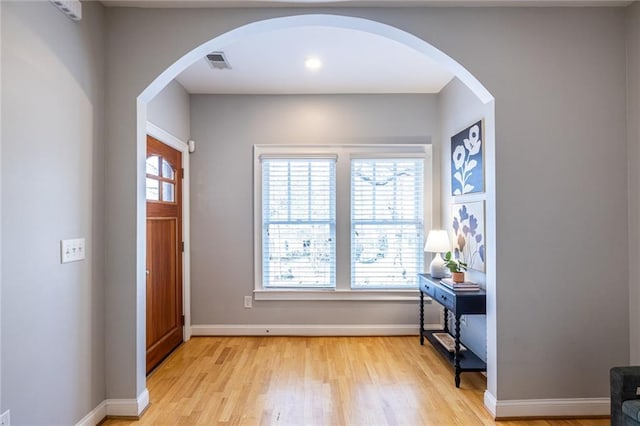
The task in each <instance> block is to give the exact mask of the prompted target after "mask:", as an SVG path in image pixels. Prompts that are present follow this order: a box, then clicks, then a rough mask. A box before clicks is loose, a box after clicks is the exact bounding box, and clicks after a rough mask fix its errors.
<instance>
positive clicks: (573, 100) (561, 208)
mask: <svg viewBox="0 0 640 426" xmlns="http://www.w3.org/2000/svg"><path fill="white" fill-rule="evenodd" d="M318 12H322V13H335V14H339V15H350V16H358V17H363V18H368V19H371V20H374V21H379V22H383V23H386V24H388V25H391V26H394V27H397V28H400V29H402V30H405V31H407V32H409V33H411V34H414V35H415V36H417V37H419V38H421V39H423V40H426V41H427V42H429V43H431V44H432V45H434V46H435V47H437V48H438V49H440V50H442V51H443V52H445V53H447V54H448V55H450V56H451V57H452V58H453V59H455V60H456V61H458V62H459V63H461V64H462V65H463V66H465V67H466V69H467V70H468V71H469V72H471V73H472V74H473V75H475V76H476V77H477V78H478V79H479V80H480V81H481V82H482V83H483V84H484V85H485V87H486V88H487V89H488V90H489V91H490V92H491V93H492V94H493V95H494V97H495V99H496V103H495V105H496V110H495V114H496V128H495V131H496V133H495V138H496V145H495V149H496V167H495V176H496V194H495V197H496V209H495V211H494V212H488V213H487V215H489V213H492V214H494V215H495V217H496V218H497V223H498V224H499V225H498V226H499V227H498V229H497V231H496V235H495V238H496V245H497V252H496V255H495V258H496V259H497V263H496V265H495V267H496V270H495V271H494V272H495V276H496V280H495V282H487V287H488V288H490V289H491V294H490V298H491V300H492V303H496V304H497V305H496V310H495V312H494V313H493V319H494V320H495V322H496V325H495V333H496V334H497V336H498V341H499V344H498V345H497V346H496V348H495V351H496V352H497V353H496V354H495V357H496V359H497V364H496V367H495V369H493V371H490V372H489V375H490V376H491V375H492V374H493V375H497V380H496V382H495V385H494V384H491V382H490V383H489V391H490V392H491V393H492V394H493V395H494V396H496V397H497V398H498V399H499V400H509V399H527V398H585V397H606V396H608V394H609V387H608V370H609V368H610V367H611V366H613V365H617V364H621V363H625V362H627V361H628V358H629V327H628V324H629V309H628V306H626V305H625V306H620V305H619V301H620V300H625V299H626V298H627V297H628V295H629V285H628V272H627V270H626V268H623V270H621V269H620V267H619V266H620V254H621V253H625V252H626V251H627V249H628V238H627V225H626V224H627V205H628V203H627V175H626V168H625V167H620V165H621V164H626V152H627V146H626V140H627V134H626V130H625V129H626V121H625V115H626V95H625V92H626V81H625V73H626V63H625V35H624V14H625V10H624V9H622V8H513V9H512V8H485V9H475V8H458V9H451V8H424V9H412V8H398V9H393V8H391V9H383V8H372V9H349V8H342V9H329V8H327V9H314V8H304V9H287V8H273V9H264V10H260V9H243V10H225V9H221V10H197V9H194V10H142V9H138V10H136V9H127V10H124V9H117V8H115V9H112V10H109V11H108V47H107V49H108V57H109V64H108V66H107V89H108V92H107V111H106V113H107V124H108V126H107V147H106V149H107V161H108V163H107V164H108V167H107V181H108V182H110V184H111V185H112V188H113V189H110V188H108V189H107V193H106V197H107V206H108V207H107V210H106V213H107V214H106V216H107V218H106V225H107V228H106V230H107V234H106V237H107V245H106V250H107V276H106V279H107V283H106V284H107V286H106V288H107V294H106V296H107V312H108V314H107V320H106V326H107V347H109V348H113V349H108V354H107V357H108V361H107V376H108V384H107V388H108V395H109V396H110V397H114V398H115V397H125V398H131V397H134V396H135V395H137V394H138V393H140V392H141V390H142V389H143V388H144V383H145V379H144V372H143V370H144V341H143V339H144V330H143V325H144V317H143V313H144V291H143V289H144V275H143V274H144V257H143V255H144V246H143V241H140V238H139V234H138V233H137V230H138V229H140V232H141V233H142V234H143V233H144V231H143V227H144V217H143V215H142V214H141V212H143V211H144V204H143V198H142V190H141V188H142V186H143V185H142V184H141V183H142V179H143V174H142V164H143V161H142V159H143V155H142V150H141V148H140V147H141V143H140V141H142V134H138V133H137V127H136V98H137V97H138V96H139V95H140V94H141V93H143V91H144V90H145V88H146V87H147V86H149V85H150V84H151V83H152V82H154V80H155V79H156V78H157V77H158V76H159V75H161V73H162V72H163V71H164V70H166V69H167V68H168V67H169V66H170V65H171V64H173V63H174V62H175V61H176V60H177V59H178V58H180V57H182V56H183V55H184V54H185V53H186V52H188V51H190V50H191V49H193V48H194V47H195V46H199V45H201V44H202V43H204V42H206V41H208V40H210V39H212V38H214V37H216V36H218V35H220V34H223V33H225V32H226V31H229V30H232V29H234V28H237V27H239V26H242V25H245V24H249V23H251V22H255V21H257V20H262V19H267V18H270V17H277V16H288V15H295V14H309V13H318ZM156 28H163V31H162V33H158V32H157V31H154V29H156ZM169 35H170V36H169ZM177 72H178V70H177V69H172V70H171V71H170V72H169V73H168V74H167V75H164V76H163V78H164V79H166V82H168V80H170V79H171V78H173V77H175V75H176V74H175V73H177ZM396 118H397V117H393V119H394V120H395V119H396ZM136 140H137V141H139V142H138V144H136V142H135V141H136ZM136 183H138V184H136ZM116 188H117V190H116ZM193 201H194V202H195V200H193ZM603 242H606V243H603ZM614 271H615V272H614ZM612 275H613V276H615V278H616V279H612ZM612 303H616V306H617V309H611V305H612ZM490 320H491V318H490V316H488V318H487V321H488V322H489V321H490ZM488 333H489V331H488ZM116 348H117V349H116ZM586 354H587V355H588V356H585V355H586ZM490 356H491V355H489V354H488V357H490Z"/></svg>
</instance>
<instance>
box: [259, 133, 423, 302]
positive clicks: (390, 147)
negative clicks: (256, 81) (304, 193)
mask: <svg viewBox="0 0 640 426" xmlns="http://www.w3.org/2000/svg"><path fill="white" fill-rule="evenodd" d="M313 156H318V157H325V158H326V157H327V156H336V158H337V162H336V287H335V288H286V289H280V288H264V287H263V286H262V164H261V160H260V159H261V158H265V157H272V158H276V157H277V158H287V157H290V158H303V157H313ZM363 156H366V157H367V158H376V157H377V158H392V157H406V156H420V157H424V179H425V185H424V226H425V230H424V232H425V233H424V235H426V231H427V230H428V229H430V228H431V224H432V217H433V214H432V212H433V199H432V194H433V190H432V188H433V173H432V162H433V161H432V147H431V145H430V144H397V145H396V144H384V145H383V144H376V145H305V146H302V145H255V146H254V150H253V167H254V169H253V179H254V187H253V196H254V206H253V207H254V209H253V211H254V216H253V217H254V240H253V241H254V244H253V248H254V256H253V258H254V297H255V299H256V300H380V301H382V300H385V301H405V300H416V299H417V297H418V296H419V291H418V289H417V288H416V289H396V288H380V289H358V288H354V289H352V288H351V271H350V268H351V261H350V256H351V223H350V218H351V214H350V209H351V202H350V196H351V158H354V157H360V158H362V157H363ZM426 264H427V263H426V259H425V265H426Z"/></svg>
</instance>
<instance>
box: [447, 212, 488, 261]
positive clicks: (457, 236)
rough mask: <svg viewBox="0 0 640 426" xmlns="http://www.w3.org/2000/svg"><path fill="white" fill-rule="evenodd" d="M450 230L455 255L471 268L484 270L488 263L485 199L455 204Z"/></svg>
mask: <svg viewBox="0 0 640 426" xmlns="http://www.w3.org/2000/svg"><path fill="white" fill-rule="evenodd" d="M450 230H451V242H452V243H453V253H452V254H453V257H455V258H456V259H460V260H462V261H463V262H465V263H466V264H467V265H468V267H469V269H474V270H476V271H481V272H484V269H485V263H486V243H485V227H484V201H473V202H468V203H459V204H453V205H452V206H451V224H450Z"/></svg>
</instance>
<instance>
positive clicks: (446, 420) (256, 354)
mask: <svg viewBox="0 0 640 426" xmlns="http://www.w3.org/2000/svg"><path fill="white" fill-rule="evenodd" d="M485 387H486V379H485V378H484V376H482V375H481V374H479V373H464V374H462V383H461V386H460V389H456V388H455V386H454V384H453V370H452V368H451V366H449V364H447V363H446V362H445V361H444V360H443V359H442V358H441V357H440V355H439V354H438V353H436V352H435V350H434V349H433V348H432V347H431V346H430V345H429V344H428V343H427V342H425V345H424V346H420V344H419V342H418V337H417V336H410V337H199V338H193V339H191V340H190V341H189V342H187V343H185V344H184V345H182V346H181V347H180V348H178V349H177V350H176V351H175V352H174V353H173V354H172V355H171V356H170V357H169V358H168V359H167V360H166V361H165V362H164V363H163V364H162V365H161V366H160V367H159V368H158V369H157V370H156V371H155V372H154V373H153V374H152V375H151V376H150V377H149V378H148V380H147V388H148V389H149V392H150V395H151V405H150V406H149V408H148V409H147V411H146V412H145V413H144V415H143V416H142V418H141V419H140V420H139V421H135V422H134V421H124V420H116V419H111V420H108V421H106V422H105V423H104V425H109V426H116V425H118V426H119V425H130V424H131V425H132V424H136V425H137V424H139V425H168V424H170V425H216V424H229V425H271V424H273V425H331V426H333V425H493V424H495V422H494V421H493V420H492V418H491V416H490V415H489V414H488V412H487V411H486V409H485V408H484V406H483V392H484V389H485ZM498 424H499V425H504V426H515V425H537V426H546V425H574V426H579V425H583V426H596V425H598V426H600V425H602V426H604V425H608V424H609V421H608V420H607V419H599V420H598V419H584V420H582V419H580V420H579V419H573V420H555V421H551V420H536V421H528V422H527V421H510V422H498Z"/></svg>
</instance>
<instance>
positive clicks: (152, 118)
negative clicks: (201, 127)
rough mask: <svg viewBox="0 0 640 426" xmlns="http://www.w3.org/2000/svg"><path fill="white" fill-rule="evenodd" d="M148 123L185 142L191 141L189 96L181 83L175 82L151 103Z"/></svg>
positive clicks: (148, 110) (148, 109) (148, 108)
mask: <svg viewBox="0 0 640 426" xmlns="http://www.w3.org/2000/svg"><path fill="white" fill-rule="evenodd" d="M147 121H149V122H151V123H153V124H155V125H156V126H158V127H160V128H161V129H162V130H164V131H165V132H167V133H170V134H172V135H173V136H175V137H176V138H178V139H180V140H181V141H183V142H186V141H187V140H189V135H190V134H191V129H190V126H191V123H190V120H189V94H188V93H187V91H186V90H184V87H182V85H181V84H180V83H178V82H177V81H176V80H173V81H172V82H171V83H169V84H168V85H167V86H166V87H165V88H164V89H163V90H162V92H160V93H158V95H157V96H156V97H155V98H153V99H152V100H151V102H149V104H148V105H147Z"/></svg>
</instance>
